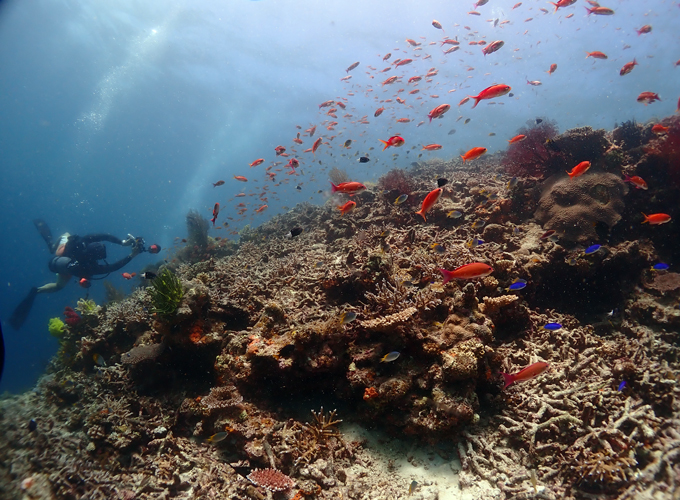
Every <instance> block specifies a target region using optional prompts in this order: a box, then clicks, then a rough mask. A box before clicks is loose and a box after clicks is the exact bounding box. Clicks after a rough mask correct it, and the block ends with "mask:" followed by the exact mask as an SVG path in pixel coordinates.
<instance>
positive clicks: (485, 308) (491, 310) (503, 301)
mask: <svg viewBox="0 0 680 500" xmlns="http://www.w3.org/2000/svg"><path fill="white" fill-rule="evenodd" d="M517 299H519V296H517V295H501V296H500V297H484V299H483V300H484V302H483V303H481V304H479V310H480V311H481V312H483V313H484V314H495V313H497V312H498V311H500V309H501V308H502V307H505V306H509V305H510V304H512V303H514V302H515V301H516V300H517Z"/></svg>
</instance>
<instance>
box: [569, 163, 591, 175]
mask: <svg viewBox="0 0 680 500" xmlns="http://www.w3.org/2000/svg"><path fill="white" fill-rule="evenodd" d="M589 168H590V162H589V161H582V162H581V163H579V164H578V165H576V166H575V167H574V168H572V169H571V172H569V171H567V173H568V174H569V178H570V179H573V178H574V177H578V176H580V175H583V174H585V173H586V172H587V171H588V169H589Z"/></svg>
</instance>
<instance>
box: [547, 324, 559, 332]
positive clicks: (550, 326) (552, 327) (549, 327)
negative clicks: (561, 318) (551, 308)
mask: <svg viewBox="0 0 680 500" xmlns="http://www.w3.org/2000/svg"><path fill="white" fill-rule="evenodd" d="M543 328H544V329H545V330H550V331H555V330H559V329H560V328H562V325H561V324H559V323H548V324H547V325H545V326H544V327H543Z"/></svg>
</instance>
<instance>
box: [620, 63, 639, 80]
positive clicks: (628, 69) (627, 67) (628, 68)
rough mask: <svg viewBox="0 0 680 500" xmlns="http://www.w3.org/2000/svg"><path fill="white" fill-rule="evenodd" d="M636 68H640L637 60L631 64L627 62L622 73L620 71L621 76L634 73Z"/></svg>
mask: <svg viewBox="0 0 680 500" xmlns="http://www.w3.org/2000/svg"><path fill="white" fill-rule="evenodd" d="M635 66H638V63H637V61H636V60H635V59H633V60H632V61H631V62H627V63H626V64H624V65H623V68H621V71H619V75H621V76H623V75H627V74H628V73H630V72H631V71H633V68H634V67H635Z"/></svg>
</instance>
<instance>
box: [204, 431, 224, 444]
mask: <svg viewBox="0 0 680 500" xmlns="http://www.w3.org/2000/svg"><path fill="white" fill-rule="evenodd" d="M228 435H229V433H228V432H218V433H217V434H213V435H212V436H210V437H209V438H208V439H206V441H207V442H208V443H219V442H220V441H224V439H226V437H227V436H228Z"/></svg>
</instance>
